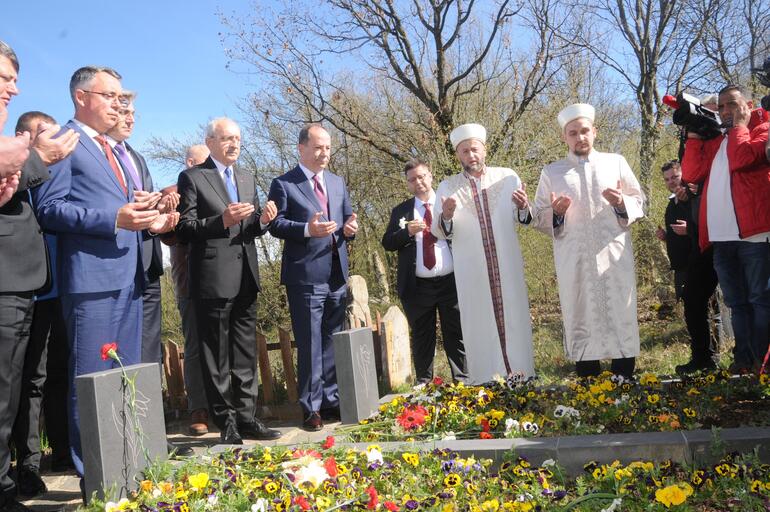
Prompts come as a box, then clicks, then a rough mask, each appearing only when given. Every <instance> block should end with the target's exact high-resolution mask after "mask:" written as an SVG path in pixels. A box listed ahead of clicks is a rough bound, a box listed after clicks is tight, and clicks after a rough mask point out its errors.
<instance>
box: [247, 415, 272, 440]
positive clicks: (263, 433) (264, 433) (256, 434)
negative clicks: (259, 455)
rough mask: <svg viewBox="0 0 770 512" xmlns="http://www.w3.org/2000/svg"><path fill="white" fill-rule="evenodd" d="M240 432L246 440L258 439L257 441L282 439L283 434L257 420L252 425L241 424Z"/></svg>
mask: <svg viewBox="0 0 770 512" xmlns="http://www.w3.org/2000/svg"><path fill="white" fill-rule="evenodd" d="M238 432H240V433H241V436H242V437H244V438H245V439H256V440H257V441H272V440H273V439H278V438H279V437H281V433H280V432H279V431H278V430H273V429H272V428H267V426H266V425H265V424H264V423H262V422H261V421H259V420H258V419H256V418H254V421H252V422H250V423H239V424H238Z"/></svg>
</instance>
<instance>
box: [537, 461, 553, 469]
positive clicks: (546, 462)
mask: <svg viewBox="0 0 770 512" xmlns="http://www.w3.org/2000/svg"><path fill="white" fill-rule="evenodd" d="M540 465H541V466H542V467H544V468H547V467H550V466H555V465H556V461H555V460H553V459H545V460H544V461H543V463H542V464H540Z"/></svg>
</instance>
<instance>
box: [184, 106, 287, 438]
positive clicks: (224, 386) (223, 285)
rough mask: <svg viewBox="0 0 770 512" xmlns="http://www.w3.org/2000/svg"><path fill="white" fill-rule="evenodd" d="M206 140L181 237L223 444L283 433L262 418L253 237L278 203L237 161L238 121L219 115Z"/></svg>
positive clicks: (191, 172) (187, 184) (192, 177)
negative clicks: (260, 194) (262, 197)
mask: <svg viewBox="0 0 770 512" xmlns="http://www.w3.org/2000/svg"><path fill="white" fill-rule="evenodd" d="M206 146H208V148H209V151H211V156H210V157H209V158H208V159H207V160H206V161H205V162H203V163H202V164H201V165H198V166H196V167H192V168H190V169H187V170H185V171H183V172H182V173H181V174H180V175H179V182H178V184H177V186H178V189H179V195H180V202H179V212H180V214H181V218H180V220H179V225H178V226H177V236H178V237H179V240H181V241H182V242H185V243H188V244H189V251H190V252H189V269H190V274H189V294H190V297H191V298H192V299H193V300H194V302H195V311H196V317H197V322H198V335H199V336H200V343H201V346H200V350H201V355H200V357H201V365H202V366H201V368H202V370H203V378H204V381H205V387H206V397H207V398H208V403H209V412H210V413H211V417H212V419H213V421H214V423H215V424H216V425H217V427H219V429H220V432H221V438H222V443H224V444H242V443H243V441H242V437H247V438H251V439H261V440H269V439H276V438H278V437H280V435H281V434H280V432H278V431H277V430H272V429H269V428H267V427H266V426H265V425H264V424H263V423H262V422H261V421H260V420H258V419H257V418H256V406H257V376H256V371H257V342H256V301H257V292H259V290H260V288H259V267H258V263H257V248H256V245H255V244H254V238H255V237H257V236H262V235H263V234H264V233H265V232H267V229H268V226H269V225H270V223H271V222H272V221H273V219H274V218H275V215H276V211H277V210H276V207H275V204H274V203H272V202H271V201H268V202H267V204H265V207H264V209H260V207H259V200H258V198H257V193H256V190H257V185H256V180H255V179H254V176H253V175H251V174H250V173H248V172H245V171H241V170H240V169H238V168H236V167H235V166H234V165H235V162H236V161H237V160H238V156H239V155H240V151H241V130H240V128H239V127H238V125H237V124H236V123H235V122H234V121H232V120H230V119H227V118H219V119H214V120H212V121H211V122H210V123H209V124H208V126H207V128H206Z"/></svg>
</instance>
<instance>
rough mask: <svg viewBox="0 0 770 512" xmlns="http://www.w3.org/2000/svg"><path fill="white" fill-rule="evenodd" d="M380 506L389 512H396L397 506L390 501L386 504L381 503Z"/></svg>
mask: <svg viewBox="0 0 770 512" xmlns="http://www.w3.org/2000/svg"><path fill="white" fill-rule="evenodd" d="M382 505H383V506H384V507H385V508H386V509H388V510H390V511H391V512H395V511H396V510H398V505H396V504H395V503H393V502H392V501H386V502H385V503H383V504H382Z"/></svg>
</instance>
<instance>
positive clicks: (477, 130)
mask: <svg viewBox="0 0 770 512" xmlns="http://www.w3.org/2000/svg"><path fill="white" fill-rule="evenodd" d="M468 139H478V140H480V141H481V142H482V144H486V143H487V129H486V128H484V127H483V126H481V125H480V124H475V123H469V124H463V125H460V126H458V127H457V128H455V129H454V130H452V133H450V134H449V140H450V141H451V142H452V147H453V148H455V149H457V146H458V145H459V144H460V143H461V142H462V141H464V140H468Z"/></svg>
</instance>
